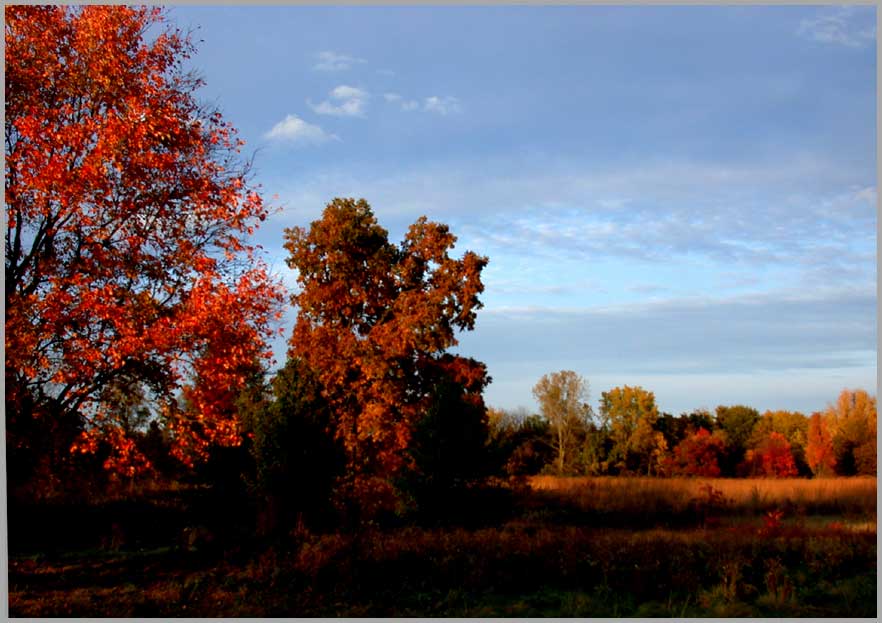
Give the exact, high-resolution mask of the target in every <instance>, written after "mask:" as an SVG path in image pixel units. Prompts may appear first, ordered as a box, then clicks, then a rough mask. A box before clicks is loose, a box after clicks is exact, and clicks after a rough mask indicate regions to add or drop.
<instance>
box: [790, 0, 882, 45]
mask: <svg viewBox="0 0 882 623" xmlns="http://www.w3.org/2000/svg"><path fill="white" fill-rule="evenodd" d="M862 9H864V7H860V8H858V7H850V6H849V7H839V8H837V9H827V10H826V11H824V12H823V13H820V14H819V15H818V16H817V17H815V18H806V19H803V20H802V21H801V22H800V24H799V28H798V30H797V32H798V33H799V34H800V35H801V36H803V37H806V38H808V39H812V40H814V41H818V42H820V43H826V44H831V45H841V46H845V47H849V48H862V47H864V46H867V45H869V44H870V43H872V42H873V41H874V40H875V38H876V28H875V25H874V24H873V17H874V15H873V12H872V11H866V10H862Z"/></svg>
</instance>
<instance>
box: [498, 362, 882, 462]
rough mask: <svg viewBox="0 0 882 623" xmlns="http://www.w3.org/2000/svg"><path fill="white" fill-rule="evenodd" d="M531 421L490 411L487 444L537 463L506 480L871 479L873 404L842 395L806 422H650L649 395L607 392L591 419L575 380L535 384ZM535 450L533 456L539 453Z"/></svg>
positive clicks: (725, 409) (752, 415) (704, 414)
mask: <svg viewBox="0 0 882 623" xmlns="http://www.w3.org/2000/svg"><path fill="white" fill-rule="evenodd" d="M533 392H534V395H535V396H536V399H537V401H538V403H539V411H540V413H539V414H538V415H534V416H530V417H520V418H516V417H514V416H513V414H511V413H506V412H504V411H499V410H493V409H491V410H490V413H491V416H490V423H491V428H493V427H496V428H498V430H493V432H492V433H491V435H492V436H493V437H494V438H504V437H506V436H508V437H510V438H511V439H515V438H517V439H521V438H522V437H524V436H525V432H526V431H530V434H529V435H527V436H526V438H524V439H521V440H520V441H519V442H518V444H516V445H514V447H513V449H512V451H511V457H517V456H521V455H528V456H534V457H536V456H542V457H543V459H542V460H537V461H535V462H533V463H532V464H531V465H530V466H529V467H527V465H526V464H519V463H518V461H511V462H510V463H508V469H509V471H510V473H517V472H518V470H520V473H536V471H534V470H536V468H537V463H541V465H540V466H539V467H538V471H543V472H545V473H555V474H560V475H600V474H609V475H618V474H622V475H645V476H703V477H718V476H722V477H794V476H803V477H807V476H834V475H836V476H852V475H869V474H875V473H876V398H875V397H874V396H870V395H869V394H868V393H867V392H866V391H864V390H860V389H858V390H848V389H846V390H843V391H842V393H841V394H840V395H839V398H838V400H837V401H836V403H835V404H833V405H830V406H828V407H827V408H826V409H825V410H824V411H821V412H815V413H812V414H811V415H810V416H806V415H804V414H802V413H799V412H795V411H766V412H764V413H762V414H761V413H760V412H759V411H758V410H756V409H754V408H752V407H748V406H744V405H732V406H724V405H720V406H718V407H717V408H716V409H715V411H714V412H713V413H711V412H710V411H707V410H703V409H699V410H695V411H692V412H690V413H681V414H680V415H679V416H674V415H672V414H670V413H659V411H658V408H657V406H656V404H655V396H654V394H653V393H652V392H650V391H647V390H645V389H643V388H641V387H630V386H627V385H626V386H624V387H616V388H614V389H611V390H609V391H607V392H603V393H602V394H601V400H600V409H599V412H598V413H595V412H594V411H593V410H592V408H591V407H590V406H589V405H588V403H587V392H588V383H587V381H585V380H584V379H582V378H581V377H579V376H578V375H577V374H576V373H575V372H572V371H561V372H556V373H553V374H549V375H545V376H543V377H542V379H540V380H539V382H538V383H537V384H536V386H535V387H534V390H533ZM540 448H541V449H540Z"/></svg>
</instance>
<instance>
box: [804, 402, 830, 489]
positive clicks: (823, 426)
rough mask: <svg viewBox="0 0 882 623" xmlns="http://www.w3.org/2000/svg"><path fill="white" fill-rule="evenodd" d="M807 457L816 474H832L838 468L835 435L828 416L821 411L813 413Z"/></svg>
mask: <svg viewBox="0 0 882 623" xmlns="http://www.w3.org/2000/svg"><path fill="white" fill-rule="evenodd" d="M805 457H806V462H807V463H808V466H809V467H810V468H811V470H812V474H814V475H815V476H832V475H833V474H834V473H835V472H834V470H835V468H836V455H835V453H834V451H833V435H832V433H831V432H830V427H829V424H828V421H827V418H826V417H825V416H824V415H822V414H821V413H818V412H815V413H812V416H811V417H810V418H809V421H808V431H807V433H806V447H805Z"/></svg>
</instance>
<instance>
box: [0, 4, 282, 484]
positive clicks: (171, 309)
mask: <svg viewBox="0 0 882 623" xmlns="http://www.w3.org/2000/svg"><path fill="white" fill-rule="evenodd" d="M163 22H164V17H163V14H162V12H161V11H160V10H159V9H156V8H143V7H141V8H131V7H125V6H113V7H108V6H83V7H63V6H51V7H50V6H9V7H7V8H6V27H5V35H6V109H5V112H6V118H5V123H6V143H5V155H6V238H5V243H6V253H5V304H6V406H7V414H9V419H8V420H7V423H8V424H9V427H10V432H11V435H12V438H13V439H14V443H16V444H18V445H19V447H20V449H24V448H26V447H28V445H29V444H32V443H33V440H32V439H28V438H27V435H26V432H25V431H26V429H27V427H26V426H25V425H24V423H25V422H26V421H27V420H30V419H33V418H39V419H43V420H47V419H48V420H54V421H57V422H66V423H72V424H73V427H72V430H71V426H69V425H68V424H65V425H64V426H65V429H66V430H67V431H68V432H67V433H65V435H66V437H65V438H64V439H63V440H61V441H60V443H62V445H67V446H69V445H70V442H71V441H72V440H73V439H72V436H73V437H76V436H77V435H79V442H78V448H79V449H81V450H83V451H87V452H90V451H95V450H96V449H97V447H98V444H99V442H101V441H102V440H103V441H109V442H110V443H111V446H112V455H111V463H112V464H113V465H116V466H119V467H121V468H123V469H128V468H129V467H131V466H132V465H134V464H138V463H139V457H140V455H139V453H138V451H137V448H135V447H134V445H133V442H132V439H131V436H130V434H129V433H128V432H127V431H126V425H125V422H124V421H121V420H120V412H119V410H114V409H113V408H111V407H112V405H109V404H108V398H107V393H106V389H107V388H108V387H110V386H118V387H132V386H135V385H138V386H140V387H142V388H143V389H144V391H145V393H146V395H147V396H148V397H149V402H150V404H152V405H153V409H152V412H153V414H154V415H158V414H160V413H162V414H164V416H165V417H166V418H167V419H168V425H169V428H170V430H172V431H173V434H172V440H173V449H174V451H175V452H176V453H177V455H178V456H179V457H181V458H182V459H184V460H191V459H192V458H194V457H199V456H205V451H206V448H207V447H208V445H209V444H210V443H221V444H235V443H238V441H239V435H238V430H237V423H236V421H235V417H234V413H233V412H231V411H230V409H229V405H228V404H225V403H224V401H225V400H226V399H227V397H228V396H229V395H230V393H231V392H230V391H228V390H230V389H231V388H234V387H237V386H238V385H240V384H241V382H242V381H243V378H244V376H245V374H246V372H245V371H244V370H243V369H247V368H249V367H250V366H251V365H252V363H253V362H254V361H255V360H257V359H260V358H261V357H264V356H268V353H267V352H266V351H267V347H266V341H265V340H266V337H267V336H268V334H269V332H270V328H269V324H270V321H271V320H272V316H273V313H274V312H275V311H276V306H277V305H278V304H279V303H280V302H281V296H280V290H279V288H278V287H277V286H276V284H274V283H273V282H272V281H271V280H270V279H269V277H268V276H267V273H266V271H265V269H264V267H263V265H262V264H260V263H259V262H257V261H256V258H255V249H254V248H253V247H251V246H249V245H248V243H247V237H248V236H249V235H250V234H251V232H252V231H253V228H254V226H255V224H256V223H257V222H258V221H260V220H263V219H264V217H265V216H266V208H265V206H264V205H263V203H262V201H261V199H260V196H259V195H258V194H257V192H256V191H255V190H254V189H253V188H251V187H249V186H248V183H247V169H248V167H247V164H244V163H242V162H241V160H240V159H239V156H238V152H239V150H240V148H241V145H242V142H241V141H240V140H238V139H237V138H236V135H235V131H234V130H233V128H232V127H231V126H230V125H229V124H227V123H226V122H224V120H223V118H222V117H221V115H220V114H218V113H217V112H214V111H211V110H209V109H207V108H205V107H201V106H200V105H199V104H198V103H197V101H196V99H195V96H194V93H195V91H196V90H197V89H198V88H199V87H200V86H201V81H200V80H199V79H198V78H196V77H194V76H192V75H188V74H186V73H185V72H184V71H183V69H182V63H183V61H184V60H185V59H187V58H188V57H189V56H190V54H191V53H192V51H193V46H192V44H191V42H190V40H189V38H188V37H186V36H184V35H182V34H181V33H180V32H179V31H177V30H174V29H172V28H170V27H167V26H164V25H163ZM151 28H155V29H157V30H156V31H155V32H152V33H150V35H149V36H148V35H147V31H148V30H149V29H151ZM185 378H196V379H198V380H199V384H200V385H198V386H194V387H193V391H192V393H191V396H190V398H191V400H192V401H193V404H194V407H195V408H194V409H193V410H192V411H191V412H190V413H187V414H184V413H180V412H179V411H178V410H177V409H176V408H175V404H176V402H175V396H176V394H177V393H178V392H179V390H180V389H181V386H182V384H183V379H185ZM206 385H208V386H210V390H209V389H207V388H206V387H205V386H206ZM141 458H142V457H141ZM140 463H141V464H143V460H140Z"/></svg>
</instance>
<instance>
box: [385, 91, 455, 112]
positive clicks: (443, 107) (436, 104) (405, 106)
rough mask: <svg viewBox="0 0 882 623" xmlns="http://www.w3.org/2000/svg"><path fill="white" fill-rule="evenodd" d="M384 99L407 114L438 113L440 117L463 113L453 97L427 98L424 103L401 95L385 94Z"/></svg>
mask: <svg viewBox="0 0 882 623" xmlns="http://www.w3.org/2000/svg"><path fill="white" fill-rule="evenodd" d="M383 99H385V100H386V101H387V102H389V103H390V104H396V105H398V106H399V107H400V108H401V110H403V111H405V112H412V111H421V112H428V113H436V114H439V115H450V114H454V113H459V112H462V105H461V104H460V102H459V100H458V99H457V98H455V97H452V96H449V95H448V96H445V97H438V96H437V95H433V96H431V97H426V98H424V99H423V101H422V102H420V101H419V100H416V99H411V98H406V97H404V96H403V95H401V94H400V93H384V94H383Z"/></svg>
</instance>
